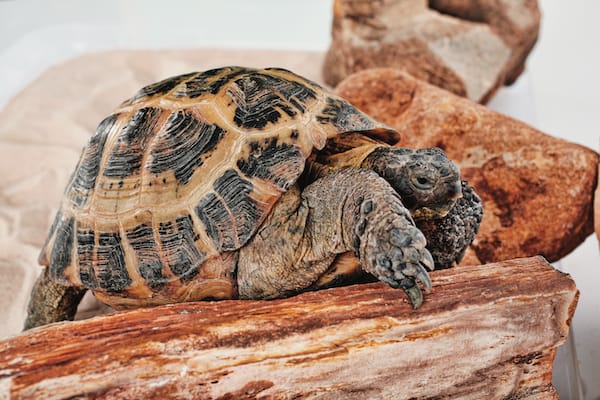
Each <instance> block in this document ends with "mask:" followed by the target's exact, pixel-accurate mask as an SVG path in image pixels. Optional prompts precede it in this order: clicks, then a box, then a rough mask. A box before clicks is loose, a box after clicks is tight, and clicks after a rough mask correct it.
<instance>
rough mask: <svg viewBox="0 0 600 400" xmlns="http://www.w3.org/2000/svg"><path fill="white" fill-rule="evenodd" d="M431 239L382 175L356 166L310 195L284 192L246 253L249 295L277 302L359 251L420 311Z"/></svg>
mask: <svg viewBox="0 0 600 400" xmlns="http://www.w3.org/2000/svg"><path fill="white" fill-rule="evenodd" d="M425 244H426V241H425V237H424V236H423V235H422V234H421V232H420V231H419V230H418V229H417V228H416V227H415V225H414V222H413V220H412V218H411V216H410V213H409V212H408V210H407V209H406V208H405V207H404V206H403V205H402V202H401V201H400V197H399V196H398V194H397V193H396V192H395V191H394V189H393V188H392V187H391V186H390V185H389V184H388V183H387V182H386V181H385V180H384V179H383V178H381V177H380V176H379V175H377V174H376V173H375V172H373V171H370V170H365V169H356V168H348V169H342V170H340V171H338V172H335V173H332V174H329V175H326V176H324V177H322V178H320V179H318V180H317V181H315V182H314V183H312V184H310V185H309V186H308V187H307V188H306V189H305V190H304V191H303V192H302V193H300V192H299V190H298V189H297V188H294V189H292V190H290V191H288V192H287V193H285V194H284V195H283V197H282V198H281V199H280V200H279V202H278V203H277V204H276V205H275V207H274V209H273V210H272V212H271V214H270V215H269V217H268V219H267V220H266V221H265V222H264V223H263V225H262V226H261V228H260V229H259V230H258V232H257V233H256V235H255V236H254V237H253V238H252V239H251V241H250V242H249V243H248V244H247V245H246V246H245V247H243V248H242V249H241V250H240V257H239V260H238V268H237V279H238V290H239V296H240V297H241V298H253V299H261V298H277V297H285V296H289V295H291V294H294V293H297V292H300V291H302V290H306V289H307V288H310V287H312V285H314V284H315V283H316V282H318V281H319V279H320V278H321V277H322V276H323V275H325V274H326V273H327V272H328V271H329V268H330V266H331V264H332V263H333V262H334V260H335V259H336V256H337V255H339V254H342V253H345V252H348V251H352V252H354V253H355V254H356V255H357V256H358V259H359V261H360V266H361V267H362V268H363V269H364V270H365V271H367V272H369V273H370V274H372V275H374V276H375V277H376V278H377V279H379V280H381V281H383V282H385V283H387V284H388V285H390V286H392V287H395V288H401V289H403V290H404V291H405V292H406V293H407V295H408V297H409V299H410V301H411V303H412V304H413V306H414V307H415V308H417V307H419V306H420V305H421V303H422V301H423V297H422V294H421V290H420V288H419V286H418V285H417V282H418V281H421V282H422V283H423V285H424V287H425V288H426V289H427V290H429V288H430V287H431V283H430V281H429V276H428V273H427V269H432V268H433V260H432V259H431V255H430V254H429V252H428V251H427V250H426V249H425Z"/></svg>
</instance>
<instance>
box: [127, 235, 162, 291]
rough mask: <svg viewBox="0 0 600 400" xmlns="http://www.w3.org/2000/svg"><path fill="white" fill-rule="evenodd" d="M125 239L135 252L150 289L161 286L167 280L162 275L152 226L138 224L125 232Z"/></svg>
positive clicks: (139, 267)
mask: <svg viewBox="0 0 600 400" xmlns="http://www.w3.org/2000/svg"><path fill="white" fill-rule="evenodd" d="M127 240H128V241H129V244H130V245H131V247H132V248H133V251H134V252H135V255H136V258H137V261H138V269H139V271H140V275H142V278H144V279H145V280H146V282H148V286H149V287H150V288H151V289H158V288H160V287H162V286H163V285H164V284H165V283H166V282H167V281H168V279H167V277H165V276H164V275H163V263H162V260H161V258H160V252H159V249H158V246H157V244H156V238H155V237H154V231H153V230H152V227H151V226H149V225H146V224H140V225H138V226H136V227H135V228H133V229H132V230H130V231H128V232H127Z"/></svg>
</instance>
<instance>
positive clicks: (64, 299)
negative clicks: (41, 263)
mask: <svg viewBox="0 0 600 400" xmlns="http://www.w3.org/2000/svg"><path fill="white" fill-rule="evenodd" d="M86 290H87V289H84V288H77V287H72V286H64V285H61V284H60V283H57V282H55V281H54V280H52V278H50V276H49V272H48V268H44V271H43V272H42V274H41V275H40V276H39V277H38V279H37V280H36V282H35V284H34V286H33V289H32V291H31V298H30V300H29V305H28V306H27V319H26V320H25V326H24V328H23V330H28V329H31V328H35V327H37V326H42V325H46V324H50V323H52V322H58V321H65V320H71V321H72V320H73V318H74V317H75V312H76V311H77V306H78V305H79V302H80V301H81V298H82V297H83V295H84V294H85V292H86Z"/></svg>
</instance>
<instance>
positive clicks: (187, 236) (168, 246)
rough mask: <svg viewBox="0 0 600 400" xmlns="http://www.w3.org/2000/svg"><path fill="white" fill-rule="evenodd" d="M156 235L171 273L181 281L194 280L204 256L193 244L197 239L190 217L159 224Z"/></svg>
mask: <svg viewBox="0 0 600 400" xmlns="http://www.w3.org/2000/svg"><path fill="white" fill-rule="evenodd" d="M158 234H159V238H160V245H161V247H162V250H163V253H164V254H165V258H166V260H167V264H168V266H169V268H170V269H171V271H172V272H173V273H174V274H175V275H176V276H177V277H178V278H179V279H180V280H182V281H189V280H191V279H192V278H194V277H195V276H196V275H197V274H198V272H199V267H200V265H201V264H202V262H203V261H204V258H205V256H206V255H205V254H204V253H202V252H201V251H200V250H198V248H197V247H196V245H195V243H194V242H195V239H197V237H196V234H195V232H194V226H193V222H192V217H191V216H189V215H187V216H184V217H179V218H177V219H176V220H175V221H167V222H163V223H160V225H159V228H158Z"/></svg>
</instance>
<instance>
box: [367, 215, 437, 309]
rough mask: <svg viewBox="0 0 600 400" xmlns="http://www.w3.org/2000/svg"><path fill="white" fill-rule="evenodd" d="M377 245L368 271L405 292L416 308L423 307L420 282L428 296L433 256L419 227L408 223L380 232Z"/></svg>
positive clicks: (373, 249)
mask: <svg viewBox="0 0 600 400" xmlns="http://www.w3.org/2000/svg"><path fill="white" fill-rule="evenodd" d="M377 242H378V245H377V246H373V247H372V248H371V249H370V250H372V251H373V252H374V254H373V253H372V256H374V257H373V258H371V259H374V261H375V262H374V263H373V265H372V268H371V269H370V270H369V272H371V273H372V274H374V275H375V276H376V277H377V278H378V279H379V280H381V281H382V282H385V283H387V284H388V285H390V286H391V287H393V288H401V289H402V290H404V292H405V293H406V295H407V296H408V299H409V300H410V302H411V304H412V306H413V308H415V309H417V308H419V307H420V306H421V304H423V293H422V292H421V288H420V287H419V284H418V282H419V281H420V282H421V284H422V285H423V289H424V290H425V292H427V293H429V292H430V291H431V279H430V278H429V273H428V270H433V268H434V261H433V257H432V256H431V254H430V253H429V251H428V250H427V249H426V248H425V245H426V241H425V238H424V237H423V235H422V234H421V232H420V231H419V230H418V229H417V228H416V227H414V226H413V225H408V224H405V225H404V226H395V227H392V228H391V229H390V228H389V227H388V229H387V230H382V231H380V236H379V240H378V241H377Z"/></svg>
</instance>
